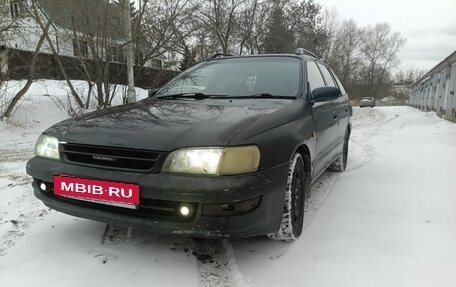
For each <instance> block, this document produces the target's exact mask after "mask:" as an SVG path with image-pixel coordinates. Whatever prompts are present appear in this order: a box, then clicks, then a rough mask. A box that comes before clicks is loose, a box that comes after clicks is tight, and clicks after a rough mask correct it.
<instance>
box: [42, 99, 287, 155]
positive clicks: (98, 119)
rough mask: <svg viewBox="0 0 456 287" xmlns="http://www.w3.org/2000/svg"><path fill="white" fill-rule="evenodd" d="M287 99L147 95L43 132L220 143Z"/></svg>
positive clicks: (109, 139) (71, 138) (106, 140)
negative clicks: (164, 97) (157, 96)
mask: <svg viewBox="0 0 456 287" xmlns="http://www.w3.org/2000/svg"><path fill="white" fill-rule="evenodd" d="M290 103H291V101H290V100H280V99H252V100H250V99H242V100H235V99H233V100H219V99H214V100H210V99H208V100H157V99H146V100H143V101H140V102H137V103H134V104H129V105H123V106H117V107H113V108H109V109H106V110H102V111H97V112H92V113H88V114H85V115H83V116H80V117H78V118H75V119H68V120H66V121H63V122H61V123H59V124H57V125H55V126H53V127H51V128H49V129H48V130H47V131H46V132H45V133H47V134H51V135H55V136H57V137H58V138H59V140H60V141H63V142H71V143H79V144H89V145H101V146H117V147H127V148H137V149H148V150H159V151H171V150H174V149H176V148H180V147H191V146H225V145H227V144H228V143H229V142H230V140H231V139H232V138H233V137H234V136H235V135H236V134H238V133H239V132H240V131H242V130H243V129H244V128H246V127H247V126H248V125H250V124H251V123H253V122H255V121H257V120H259V119H261V118H263V117H265V116H267V115H269V114H271V113H274V112H276V111H277V110H279V109H281V108H282V107H284V106H285V105H287V104H290Z"/></svg>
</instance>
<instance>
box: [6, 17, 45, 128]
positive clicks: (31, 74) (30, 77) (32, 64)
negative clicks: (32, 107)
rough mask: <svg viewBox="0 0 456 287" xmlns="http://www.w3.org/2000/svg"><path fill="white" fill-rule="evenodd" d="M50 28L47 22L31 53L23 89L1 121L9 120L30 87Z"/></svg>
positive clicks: (8, 107) (9, 105)
mask: <svg viewBox="0 0 456 287" xmlns="http://www.w3.org/2000/svg"><path fill="white" fill-rule="evenodd" d="M50 26H51V22H50V21H48V23H47V24H46V26H45V28H44V33H43V35H41V37H40V40H39V41H38V43H37V45H36V48H35V51H34V52H33V56H32V60H31V61H30V65H29V72H28V75H27V82H26V83H25V85H24V87H22V89H20V91H19V92H18V93H17V94H16V95H14V97H13V98H12V99H11V101H10V102H9V104H8V106H7V108H6V110H5V112H4V113H3V114H2V115H1V118H2V119H3V118H9V117H10V116H11V114H12V113H13V111H14V108H15V106H16V105H17V103H18V102H19V100H20V99H21V98H22V97H23V96H24V95H25V94H26V93H27V91H28V90H29V88H30V86H31V85H32V83H33V80H34V76H35V67H36V61H37V59H38V55H39V53H40V50H41V47H42V46H43V43H44V41H45V39H46V35H47V33H48V31H49V27H50Z"/></svg>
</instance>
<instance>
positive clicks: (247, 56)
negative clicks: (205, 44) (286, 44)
mask: <svg viewBox="0 0 456 287" xmlns="http://www.w3.org/2000/svg"><path fill="white" fill-rule="evenodd" d="M264 57H291V58H297V59H304V60H309V59H315V60H319V59H317V58H315V57H312V56H310V55H296V54H254V55H233V56H222V57H215V58H209V59H206V60H205V61H217V60H218V61H220V60H227V59H242V58H264Z"/></svg>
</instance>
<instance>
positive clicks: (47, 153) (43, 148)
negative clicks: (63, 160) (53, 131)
mask: <svg viewBox="0 0 456 287" xmlns="http://www.w3.org/2000/svg"><path fill="white" fill-rule="evenodd" d="M35 155H37V156H42V157H47V158H52V159H59V158H60V157H59V140H58V139H57V138H56V137H51V136H47V135H45V134H42V135H40V137H39V138H38V141H37V142H36V145H35Z"/></svg>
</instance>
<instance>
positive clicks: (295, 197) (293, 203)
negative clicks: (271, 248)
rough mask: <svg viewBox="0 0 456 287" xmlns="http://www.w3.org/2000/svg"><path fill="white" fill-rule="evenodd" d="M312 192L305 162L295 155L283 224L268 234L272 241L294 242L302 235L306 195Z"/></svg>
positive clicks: (286, 195) (288, 181)
mask: <svg viewBox="0 0 456 287" xmlns="http://www.w3.org/2000/svg"><path fill="white" fill-rule="evenodd" d="M309 192H310V175H309V174H307V172H306V169H305V168H304V160H303V158H302V156H301V155H300V154H299V153H295V154H294V155H293V157H292V159H291V161H290V167H289V169H288V179H287V186H286V192H285V206H284V210H283V215H282V223H281V224H280V228H279V230H278V231H277V232H275V233H270V234H267V236H268V237H269V238H270V239H272V240H281V241H293V240H295V239H297V238H298V237H299V236H300V235H301V233H302V228H303V223H304V207H305V201H306V195H307V194H308V193H309Z"/></svg>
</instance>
